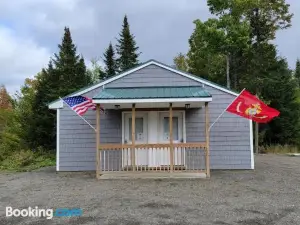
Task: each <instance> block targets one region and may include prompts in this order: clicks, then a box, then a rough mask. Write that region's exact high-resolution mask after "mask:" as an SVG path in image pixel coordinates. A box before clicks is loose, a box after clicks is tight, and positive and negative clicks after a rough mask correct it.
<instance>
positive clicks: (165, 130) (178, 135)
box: [149, 111, 185, 167]
mask: <svg viewBox="0 0 300 225" xmlns="http://www.w3.org/2000/svg"><path fill="white" fill-rule="evenodd" d="M149 119H150V120H151V121H149V126H150V125H151V126H150V127H153V129H150V131H151V132H150V133H149V138H150V140H151V142H152V143H170V132H169V130H170V127H169V112H155V113H154V114H153V115H152V116H150V117H149ZM155 124H156V125H155ZM183 124H184V120H183V112H178V111H177V112H176V111H174V112H173V143H180V142H184V137H183ZM154 130H155V131H154ZM184 155H185V152H184V148H175V149H174V165H184ZM167 165H170V150H169V148H168V149H153V150H152V151H149V166H150V167H160V166H167Z"/></svg>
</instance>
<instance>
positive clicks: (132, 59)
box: [116, 15, 140, 72]
mask: <svg viewBox="0 0 300 225" xmlns="http://www.w3.org/2000/svg"><path fill="white" fill-rule="evenodd" d="M119 35H120V38H119V39H118V44H117V46H116V49H117V53H118V55H119V58H118V59H117V65H118V69H119V72H122V71H125V70H128V69H130V68H132V67H134V66H136V65H137V64H138V63H139V61H138V57H139V55H140V53H137V50H138V49H139V47H137V46H136V42H135V40H134V38H135V37H134V36H133V35H132V34H131V33H130V28H129V23H128V20H127V16H126V15H125V17H124V21H123V27H122V31H121V33H120V34H119Z"/></svg>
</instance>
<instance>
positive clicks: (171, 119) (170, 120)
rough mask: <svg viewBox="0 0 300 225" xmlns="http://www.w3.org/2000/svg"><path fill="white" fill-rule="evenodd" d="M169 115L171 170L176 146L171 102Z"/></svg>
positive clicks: (171, 169)
mask: <svg viewBox="0 0 300 225" xmlns="http://www.w3.org/2000/svg"><path fill="white" fill-rule="evenodd" d="M169 112H170V115H169V136H170V171H171V172H173V170H174V146H173V110H172V103H170V110H169Z"/></svg>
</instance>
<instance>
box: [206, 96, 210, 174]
mask: <svg viewBox="0 0 300 225" xmlns="http://www.w3.org/2000/svg"><path fill="white" fill-rule="evenodd" d="M205 142H206V151H205V163H206V177H208V178H209V177H210V153H209V114H208V102H205Z"/></svg>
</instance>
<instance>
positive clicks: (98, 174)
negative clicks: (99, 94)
mask: <svg viewBox="0 0 300 225" xmlns="http://www.w3.org/2000/svg"><path fill="white" fill-rule="evenodd" d="M96 147H97V153H96V157H97V160H96V177H97V178H98V179H99V178H100V176H101V152H100V150H99V148H100V105H99V104H97V105H96Z"/></svg>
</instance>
